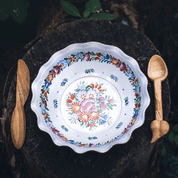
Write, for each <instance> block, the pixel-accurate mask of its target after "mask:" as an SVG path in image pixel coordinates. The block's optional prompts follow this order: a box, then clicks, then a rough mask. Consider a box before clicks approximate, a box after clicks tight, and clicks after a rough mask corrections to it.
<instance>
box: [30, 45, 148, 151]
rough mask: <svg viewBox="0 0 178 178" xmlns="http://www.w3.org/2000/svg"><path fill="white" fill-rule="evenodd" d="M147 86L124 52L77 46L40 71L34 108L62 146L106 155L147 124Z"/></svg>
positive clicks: (106, 47)
mask: <svg viewBox="0 0 178 178" xmlns="http://www.w3.org/2000/svg"><path fill="white" fill-rule="evenodd" d="M147 84H148V82H147V78H146V77H145V75H144V74H143V73H142V72H141V70H140V68H139V65H138V63H137V62H136V61H135V59H133V58H132V57H130V56H128V55H126V54H125V53H124V52H123V51H121V50H120V49H119V48H118V47H115V46H110V45H105V44H102V43H99V42H87V43H75V44H71V45H69V46H67V47H66V48H64V49H62V50H60V51H58V52H56V53H54V54H53V55H52V56H51V58H50V59H49V61H48V62H47V63H45V64H44V65H43V66H42V67H41V68H40V70H39V73H38V75H37V77H36V79H35V80H34V81H33V83H32V93H33V97H32V101H31V108H32V110H33V111H34V112H35V113H36V115H37V122H38V127H39V128H40V129H41V130H43V131H45V132H47V133H49V135H50V136H51V138H52V140H53V142H54V143H55V144H56V145H58V146H69V147H71V148H72V149H73V150H74V151H75V152H77V153H84V152H86V151H90V150H94V151H98V152H101V153H103V152H106V151H108V150H109V149H110V148H111V147H112V146H113V145H115V144H123V143H126V142H128V140H129V139H130V137H131V133H132V132H133V130H134V129H136V128H138V127H140V126H141V125H142V124H143V123H144V119H145V110H146V108H147V107H148V105H149V103H150V98H149V95H148V92H147Z"/></svg>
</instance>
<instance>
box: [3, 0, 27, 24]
mask: <svg viewBox="0 0 178 178" xmlns="http://www.w3.org/2000/svg"><path fill="white" fill-rule="evenodd" d="M29 6H30V4H29V2H28V1H27V0H0V20H6V19H8V18H9V16H10V15H11V16H12V18H13V19H14V20H15V21H16V22H17V23H19V24H21V23H22V22H23V21H24V20H25V18H26V16H27V8H28V7H29Z"/></svg>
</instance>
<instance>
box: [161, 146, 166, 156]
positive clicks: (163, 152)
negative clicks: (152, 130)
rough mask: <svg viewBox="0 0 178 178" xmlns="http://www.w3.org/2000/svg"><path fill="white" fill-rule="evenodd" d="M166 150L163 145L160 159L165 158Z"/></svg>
mask: <svg viewBox="0 0 178 178" xmlns="http://www.w3.org/2000/svg"><path fill="white" fill-rule="evenodd" d="M166 152H167V151H166V148H165V146H164V145H163V148H162V152H161V156H162V157H165V156H166Z"/></svg>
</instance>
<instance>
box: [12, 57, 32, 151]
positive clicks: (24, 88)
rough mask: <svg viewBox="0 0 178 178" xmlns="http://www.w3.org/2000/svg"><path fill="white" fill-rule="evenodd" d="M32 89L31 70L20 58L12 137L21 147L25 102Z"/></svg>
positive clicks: (17, 145) (17, 146)
mask: <svg viewBox="0 0 178 178" xmlns="http://www.w3.org/2000/svg"><path fill="white" fill-rule="evenodd" d="M29 90H30V72H29V69H28V67H27V65H26V64H25V62H24V61H23V60H22V59H19V60H18V67H17V85H16V106H15V109H14V111H13V113H12V118H11V137H12V141H13V143H14V146H15V147H16V148H17V149H20V148H21V147H22V146H23V143H24V140H25V133H26V118H25V112H24V104H25V102H26V100H27V98H28V94H29Z"/></svg>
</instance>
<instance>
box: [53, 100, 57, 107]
mask: <svg viewBox="0 0 178 178" xmlns="http://www.w3.org/2000/svg"><path fill="white" fill-rule="evenodd" d="M53 104H54V108H57V107H58V103H57V100H56V99H55V100H53Z"/></svg>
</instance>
